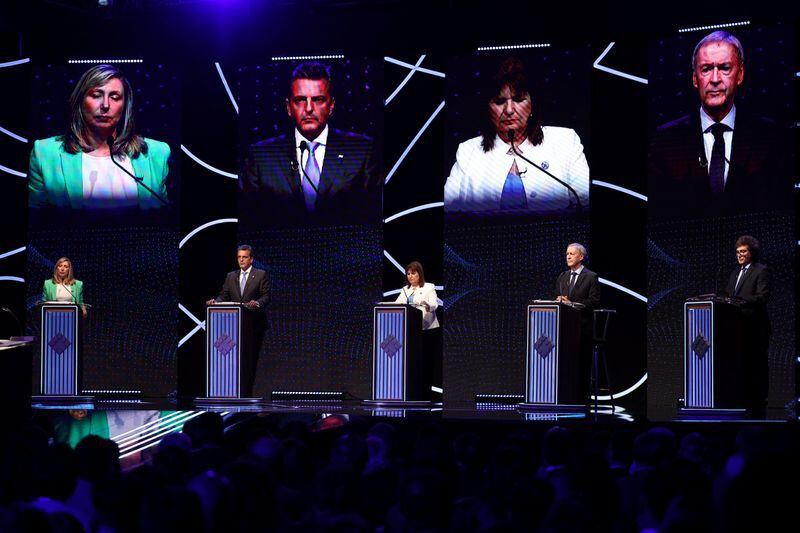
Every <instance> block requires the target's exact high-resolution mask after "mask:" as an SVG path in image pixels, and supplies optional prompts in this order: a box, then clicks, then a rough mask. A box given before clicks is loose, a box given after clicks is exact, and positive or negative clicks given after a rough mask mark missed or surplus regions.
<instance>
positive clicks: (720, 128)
mask: <svg viewBox="0 0 800 533" xmlns="http://www.w3.org/2000/svg"><path fill="white" fill-rule="evenodd" d="M709 129H710V130H711V134H712V135H713V136H714V145H713V146H712V148H711V162H710V163H709V165H708V180H709V184H710V185H711V196H712V197H714V198H719V197H720V196H722V192H723V191H724V190H725V137H724V136H723V133H725V132H726V131H728V129H729V128H728V126H726V125H725V124H722V123H721V122H715V123H714V124H712V125H711V127H710V128H709Z"/></svg>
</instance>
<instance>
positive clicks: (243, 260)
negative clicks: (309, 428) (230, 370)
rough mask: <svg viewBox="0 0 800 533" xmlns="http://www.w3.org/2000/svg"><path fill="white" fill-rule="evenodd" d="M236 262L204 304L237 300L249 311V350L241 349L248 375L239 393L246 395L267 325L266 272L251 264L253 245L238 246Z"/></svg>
mask: <svg viewBox="0 0 800 533" xmlns="http://www.w3.org/2000/svg"><path fill="white" fill-rule="evenodd" d="M236 261H237V262H238V263H239V268H238V269H236V270H234V271H233V272H228V275H227V276H226V277H225V282H224V283H223V284H222V289H221V290H220V291H219V296H217V297H216V298H215V299H213V300H208V301H207V302H206V305H213V304H214V303H216V302H240V303H242V304H244V306H245V308H246V309H247V310H248V311H247V313H248V315H249V317H248V319H249V320H250V321H251V323H252V328H253V339H252V342H250V343H249V345H250V346H251V349H250V350H248V352H247V353H245V352H244V351H243V352H242V359H243V361H242V367H243V369H244V370H246V371H247V374H248V375H249V376H250V378H249V379H247V380H244V379H243V380H242V396H249V395H250V394H252V388H253V383H252V380H253V379H255V374H256V368H257V366H258V354H259V352H260V351H261V344H262V342H263V339H264V332H265V331H266V328H267V315H266V312H265V309H266V307H267V304H268V303H269V284H268V281H267V273H266V271H264V270H261V269H258V268H254V267H253V248H252V247H250V246H249V245H247V244H243V245H241V246H239V248H238V249H237V250H236Z"/></svg>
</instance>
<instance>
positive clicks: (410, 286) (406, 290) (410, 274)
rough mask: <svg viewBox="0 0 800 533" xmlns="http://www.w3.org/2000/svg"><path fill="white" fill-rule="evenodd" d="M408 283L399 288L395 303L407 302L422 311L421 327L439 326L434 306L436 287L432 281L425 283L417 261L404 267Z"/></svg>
mask: <svg viewBox="0 0 800 533" xmlns="http://www.w3.org/2000/svg"><path fill="white" fill-rule="evenodd" d="M406 279H407V280H408V283H407V284H406V285H405V286H404V287H402V288H401V289H400V294H398V295H397V300H395V303H398V304H409V305H413V306H415V307H416V308H417V309H419V310H420V311H422V329H423V330H431V329H434V328H438V327H439V321H438V320H436V308H437V307H439V304H438V299H437V297H436V288H435V287H434V286H433V283H425V273H424V272H423V270H422V265H421V264H420V263H419V261H413V262H411V263H409V264H408V266H407V267H406Z"/></svg>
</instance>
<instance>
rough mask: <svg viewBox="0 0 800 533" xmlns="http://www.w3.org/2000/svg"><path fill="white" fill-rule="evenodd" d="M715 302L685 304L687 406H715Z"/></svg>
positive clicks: (685, 391) (685, 384)
mask: <svg viewBox="0 0 800 533" xmlns="http://www.w3.org/2000/svg"><path fill="white" fill-rule="evenodd" d="M714 344H715V343H714V303H713V302H687V303H686V304H685V307H684V348H683V350H684V398H685V401H686V407H705V408H713V407H714V357H715V353H714Z"/></svg>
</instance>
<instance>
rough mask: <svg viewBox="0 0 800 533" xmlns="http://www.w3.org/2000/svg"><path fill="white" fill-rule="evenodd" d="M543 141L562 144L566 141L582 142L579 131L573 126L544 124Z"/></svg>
mask: <svg viewBox="0 0 800 533" xmlns="http://www.w3.org/2000/svg"><path fill="white" fill-rule="evenodd" d="M542 136H543V138H544V141H543V142H546V143H556V144H561V143H565V142H575V141H576V140H577V141H578V142H580V138H579V137H578V133H577V132H576V131H575V130H573V129H572V128H564V127H562V126H542Z"/></svg>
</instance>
